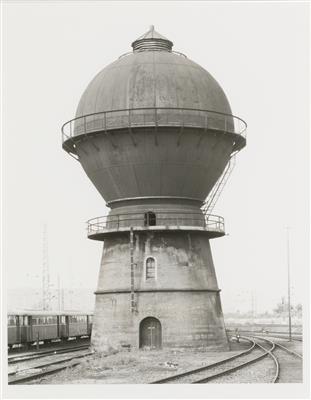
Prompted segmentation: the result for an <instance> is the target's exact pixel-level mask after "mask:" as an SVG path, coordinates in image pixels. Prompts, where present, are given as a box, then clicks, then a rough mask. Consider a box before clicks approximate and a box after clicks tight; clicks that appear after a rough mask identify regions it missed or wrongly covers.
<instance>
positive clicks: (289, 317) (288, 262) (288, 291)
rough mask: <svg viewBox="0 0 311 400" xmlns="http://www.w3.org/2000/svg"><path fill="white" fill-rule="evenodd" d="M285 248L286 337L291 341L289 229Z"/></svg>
mask: <svg viewBox="0 0 311 400" xmlns="http://www.w3.org/2000/svg"><path fill="white" fill-rule="evenodd" d="M286 247H287V296H288V299H287V303H288V335H289V341H290V342H291V341H292V316H291V304H290V258H289V256H290V253H289V227H288V226H287V227H286Z"/></svg>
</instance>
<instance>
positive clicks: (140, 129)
mask: <svg viewBox="0 0 311 400" xmlns="http://www.w3.org/2000/svg"><path fill="white" fill-rule="evenodd" d="M132 48H133V52H132V53H131V54H127V55H126V56H124V57H120V58H119V59H118V60H117V61H115V62H114V63H113V64H112V65H108V66H107V67H106V68H104V69H103V70H102V71H101V72H100V73H99V74H98V75H96V77H95V78H94V79H93V81H92V83H91V84H90V85H89V86H88V88H87V89H86V91H85V92H84V94H83V96H82V98H81V100H80V103H79V105H78V109H77V112H76V118H75V119H74V120H71V121H69V122H68V123H66V124H64V125H63V128H62V134H63V148H64V150H66V151H67V152H68V153H69V154H70V155H72V156H73V157H75V158H77V159H78V160H79V161H80V164H81V166H82V167H83V169H84V170H85V172H86V174H87V175H88V177H89V178H90V179H91V181H92V182H93V184H94V185H95V186H96V188H97V190H98V191H99V192H100V194H101V195H102V197H103V198H104V199H105V201H106V203H107V206H108V207H109V208H110V209H111V210H110V212H109V214H108V215H106V216H103V217H97V218H95V219H93V220H90V221H89V222H88V237H89V238H90V239H93V240H99V241H105V246H104V250H103V257H102V262H101V267H100V272H99V279H98V289H97V291H96V293H95V294H96V309H95V315H94V324H93V333H92V343H93V346H94V348H95V349H96V350H99V351H100V350H103V349H106V348H107V346H108V347H109V346H110V347H111V346H115V347H119V346H123V345H125V344H126V345H131V346H132V347H148V348H154V347H155V348H160V347H170V346H171V347H177V346H182V347H183V346H186V347H201V346H206V347H213V348H226V347H227V345H228V343H227V337H226V332H225V326H224V321H223V314H222V309H221V302H220V294H219V292H220V290H219V288H218V284H217V279H216V274H215V268H214V264H213V258H212V253H211V247H210V240H211V239H214V238H218V237H221V236H223V235H224V234H225V227H224V220H223V218H222V217H220V216H216V215H211V213H210V212H211V210H212V209H213V207H214V205H215V203H216V200H217V198H218V196H219V193H220V191H221V189H222V188H223V186H224V184H225V182H226V180H227V179H228V176H229V173H230V172H231V170H232V166H233V165H234V164H233V163H232V161H233V160H234V158H233V157H234V156H235V155H236V154H237V152H239V151H240V150H241V149H242V148H243V147H244V146H245V144H246V139H245V132H246V123H245V122H244V121H243V120H242V119H241V118H239V117H236V116H234V115H232V112H231V108H230V104H229V102H228V99H227V97H226V95H225V94H224V92H223V90H222V88H221V87H220V85H219V84H218V83H217V82H216V80H215V79H214V78H213V77H212V76H211V75H210V74H209V73H208V72H207V71H206V70H204V69H203V68H202V67H200V66H198V65H197V64H196V63H194V62H193V61H191V60H189V59H188V58H187V57H186V56H185V55H183V54H181V53H176V52H174V51H173V50H172V48H173V43H172V42H171V41H170V40H168V39H166V38H165V37H164V36H162V35H160V34H159V33H158V32H157V31H155V29H154V27H151V28H150V30H149V31H148V32H146V33H145V34H144V35H142V36H141V37H139V38H138V39H137V40H135V41H134V42H133V43H132ZM230 160H231V162H230ZM206 199H207V202H206ZM204 204H205V206H204ZM129 242H130V243H129ZM134 242H135V243H134ZM134 244H135V251H134ZM134 258H135V259H134ZM129 262H130V280H129ZM129 299H130V312H129Z"/></svg>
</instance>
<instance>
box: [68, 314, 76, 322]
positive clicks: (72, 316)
mask: <svg viewBox="0 0 311 400" xmlns="http://www.w3.org/2000/svg"><path fill="white" fill-rule="evenodd" d="M69 321H70V322H73V323H75V322H77V317H76V316H74V315H71V316H70V317H69Z"/></svg>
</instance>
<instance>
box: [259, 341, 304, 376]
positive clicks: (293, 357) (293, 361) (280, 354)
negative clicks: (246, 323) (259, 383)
mask: <svg viewBox="0 0 311 400" xmlns="http://www.w3.org/2000/svg"><path fill="white" fill-rule="evenodd" d="M261 339H263V338H261ZM263 340H266V341H268V340H269V339H263ZM273 355H274V357H275V359H276V361H277V364H278V367H277V372H276V375H275V378H274V380H273V383H289V382H290V383H301V382H302V380H303V376H302V355H301V354H299V353H297V352H296V351H293V350H291V349H288V348H287V347H286V346H284V345H282V344H280V343H275V349H274V354H273Z"/></svg>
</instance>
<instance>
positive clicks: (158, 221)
mask: <svg viewBox="0 0 311 400" xmlns="http://www.w3.org/2000/svg"><path fill="white" fill-rule="evenodd" d="M87 224H88V226H87V231H88V237H89V239H93V240H104V239H105V237H107V236H109V235H110V234H113V233H121V232H129V231H130V230H131V229H133V231H139V232H142V231H153V232H158V231H196V232H206V233H208V234H209V237H210V238H211V239H212V238H216V237H221V236H224V235H225V224H224V219H223V218H222V217H220V216H218V215H211V214H210V215H204V214H203V213H187V212H184V213H182V212H169V211H167V212H154V213H150V212H149V213H129V214H117V215H108V216H102V217H97V218H93V219H91V220H89V221H88V222H87Z"/></svg>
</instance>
